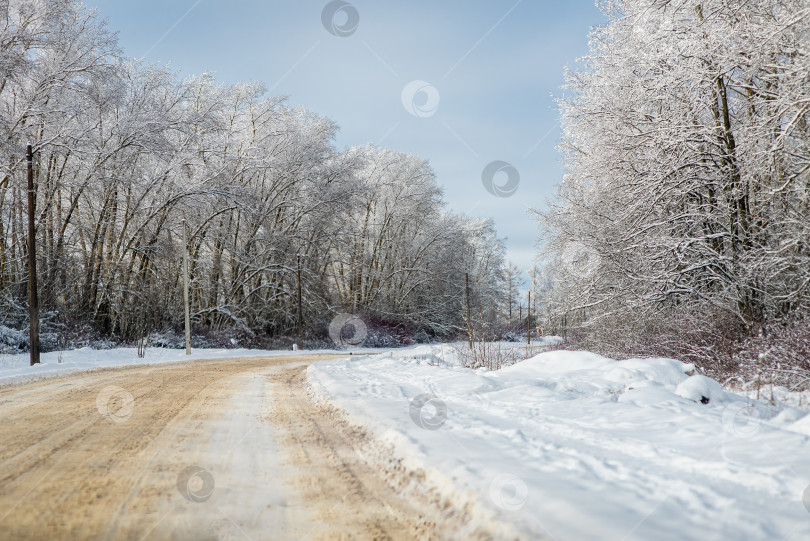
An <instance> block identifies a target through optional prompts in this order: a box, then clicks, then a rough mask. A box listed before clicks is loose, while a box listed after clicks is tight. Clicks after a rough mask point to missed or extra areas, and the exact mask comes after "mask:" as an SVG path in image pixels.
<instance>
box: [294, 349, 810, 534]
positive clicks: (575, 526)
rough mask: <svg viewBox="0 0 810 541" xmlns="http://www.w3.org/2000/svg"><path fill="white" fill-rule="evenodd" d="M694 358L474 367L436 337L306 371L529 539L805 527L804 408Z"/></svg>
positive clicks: (408, 457)
mask: <svg viewBox="0 0 810 541" xmlns="http://www.w3.org/2000/svg"><path fill="white" fill-rule="evenodd" d="M692 368H693V367H692V366H691V365H685V364H682V363H680V362H678V361H675V360H671V359H644V360H641V359H631V360H625V361H620V362H616V361H614V360H611V359H607V358H604V357H601V356H599V355H595V354H592V353H587V352H568V351H551V352H546V353H542V354H540V355H537V356H536V357H534V358H532V359H530V360H526V361H523V362H520V363H518V364H516V365H514V366H511V367H508V368H504V369H502V370H499V371H493V372H487V371H480V370H479V371H474V370H470V369H466V368H461V367H460V366H458V363H457V362H456V355H455V353H454V351H453V350H452V349H451V348H448V347H447V346H434V347H420V348H416V349H412V350H409V351H398V352H395V353H384V354H380V355H376V356H372V357H363V358H357V357H354V358H350V359H342V360H336V361H326V362H320V363H316V364H313V365H311V366H310V368H309V371H308V377H309V381H310V383H311V385H312V388H313V390H314V392H315V393H316V394H317V395H319V396H320V397H321V398H322V399H325V400H328V401H331V402H333V403H334V404H335V405H337V406H338V407H340V408H343V409H344V410H346V411H347V412H348V413H349V414H350V415H351V416H352V417H353V418H354V419H355V420H356V421H357V422H359V423H361V424H363V425H365V426H367V427H369V428H370V429H371V431H372V433H373V434H374V435H375V436H376V437H377V438H379V439H381V440H383V441H386V442H388V443H390V444H392V445H393V446H394V448H395V451H396V452H397V453H398V454H400V455H401V456H403V457H404V458H405V462H406V464H409V465H410V466H412V467H421V468H424V469H426V470H427V471H428V472H429V474H430V475H428V479H432V482H433V483H434V484H435V485H436V488H437V489H439V490H442V491H444V492H445V493H449V492H452V491H459V492H460V493H465V491H470V493H472V494H473V495H474V497H475V498H477V500H478V501H479V509H480V508H481V507H483V509H484V510H483V511H481V512H482V513H495V515H496V516H497V517H498V518H500V519H501V520H503V521H505V522H508V523H512V524H515V525H516V526H517V527H518V528H519V530H520V531H521V532H522V534H523V535H524V536H526V537H540V536H545V538H548V539H554V540H557V541H566V540H579V539H616V540H622V539H628V540H629V539H639V540H651V539H656V540H657V539H673V540H674V539H678V540H682V539H694V540H701V541H704V540H707V539H746V540H747V539H796V540H798V539H810V511H809V510H808V509H809V508H810V489H808V486H810V440H809V439H808V435H809V434H810V416H808V417H806V416H805V412H803V411H801V410H799V409H796V408H793V407H790V406H787V405H785V404H783V403H779V402H776V403H775V404H769V403H768V402H765V401H764V398H765V397H764V396H763V397H762V398H763V401H756V400H753V399H750V398H747V397H743V396H740V395H736V394H733V393H727V392H725V391H724V390H723V388H722V387H721V386H720V385H719V384H717V383H716V382H714V381H712V380H710V379H708V378H705V377H703V376H700V375H693V374H694V372H693V370H692ZM768 398H770V396H768ZM707 399H708V403H702V402H706V400H707ZM803 498H804V499H803Z"/></svg>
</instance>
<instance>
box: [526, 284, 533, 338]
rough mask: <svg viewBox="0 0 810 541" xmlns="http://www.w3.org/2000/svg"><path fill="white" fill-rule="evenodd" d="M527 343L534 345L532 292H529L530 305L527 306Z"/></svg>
mask: <svg viewBox="0 0 810 541" xmlns="http://www.w3.org/2000/svg"><path fill="white" fill-rule="evenodd" d="M526 343H527V344H529V345H530V346H531V345H532V292H531V290H529V304H528V305H527V306H526Z"/></svg>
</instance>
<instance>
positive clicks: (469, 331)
mask: <svg viewBox="0 0 810 541" xmlns="http://www.w3.org/2000/svg"><path fill="white" fill-rule="evenodd" d="M464 295H465V296H466V297H467V336H468V338H469V341H470V349H472V347H473V328H472V311H471V310H470V274H469V273H464Z"/></svg>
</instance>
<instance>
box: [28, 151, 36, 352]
mask: <svg viewBox="0 0 810 541" xmlns="http://www.w3.org/2000/svg"><path fill="white" fill-rule="evenodd" d="M25 157H26V159H27V160H28V319H29V325H28V326H29V329H30V331H31V336H30V343H31V366H34V365H35V364H37V363H39V298H38V296H37V235H36V230H35V229H34V213H35V212H36V208H35V207H36V193H35V192H34V150H33V149H32V148H31V145H28V147H27V148H26V151H25Z"/></svg>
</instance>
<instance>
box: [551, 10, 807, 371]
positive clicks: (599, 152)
mask: <svg viewBox="0 0 810 541" xmlns="http://www.w3.org/2000/svg"><path fill="white" fill-rule="evenodd" d="M603 11H604V13H605V15H606V16H607V18H608V22H607V23H606V24H605V25H603V26H601V27H599V28H597V29H595V30H594V31H593V34H592V36H591V45H590V53H589V55H588V56H587V57H586V58H585V59H584V66H583V68H582V69H580V70H578V71H571V72H569V73H568V74H567V79H568V84H567V90H566V95H565V96H564V97H563V99H561V109H562V116H563V121H564V137H563V141H562V150H563V152H564V156H565V176H564V180H563V182H562V184H561V186H560V188H559V194H558V197H557V199H556V200H555V202H554V203H553V204H552V206H551V207H550V209H549V210H548V211H545V212H542V213H541V216H540V218H541V223H542V225H543V227H544V231H545V234H544V242H545V243H546V245H547V253H548V256H549V257H550V258H551V261H552V262H553V263H552V264H551V265H549V273H548V274H549V275H550V276H551V277H552V279H553V280H552V281H553V286H552V287H551V288H550V290H549V291H548V292H547V296H546V302H547V308H548V311H547V314H548V317H549V318H550V319H551V320H552V321H553V322H554V324H555V325H556V326H557V327H559V328H561V329H563V328H564V329H567V332H568V334H569V335H573V336H575V337H577V338H578V339H579V341H580V343H581V344H583V345H584V346H585V347H591V348H594V349H597V350H602V351H606V352H608V353H610V354H614V355H620V354H625V355H628V354H639V353H641V354H651V355H674V356H678V357H680V358H682V359H684V360H690V359H691V360H694V361H697V362H698V364H699V366H701V367H703V368H704V370H706V371H707V372H710V373H714V374H722V375H726V376H728V375H739V376H742V377H743V379H745V380H747V381H750V380H751V379H755V378H756V379H759V378H760V376H761V374H764V373H767V374H768V377H771V378H773V379H776V380H780V381H783V382H787V383H791V384H795V385H800V384H804V385H806V384H807V382H808V380H807V378H808V373H810V319H808V316H810V118H808V115H810V5H809V4H808V3H807V1H806V0H745V1H739V2H728V1H725V0H688V1H683V2H668V1H660V0H622V1H615V2H607V3H605V4H604V5H603Z"/></svg>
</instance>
